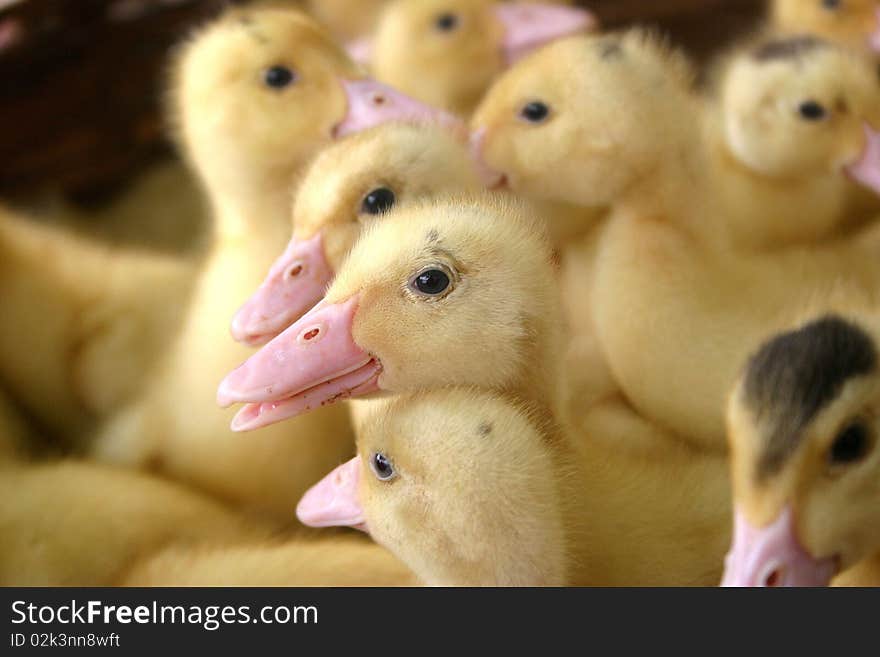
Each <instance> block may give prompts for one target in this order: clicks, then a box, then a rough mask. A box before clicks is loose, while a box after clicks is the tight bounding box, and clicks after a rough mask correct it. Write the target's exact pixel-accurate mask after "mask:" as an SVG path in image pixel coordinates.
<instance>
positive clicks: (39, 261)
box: [0, 207, 196, 448]
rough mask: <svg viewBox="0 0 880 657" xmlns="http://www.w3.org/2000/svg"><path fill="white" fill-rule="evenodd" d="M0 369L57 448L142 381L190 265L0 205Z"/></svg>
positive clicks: (181, 297)
mask: <svg viewBox="0 0 880 657" xmlns="http://www.w3.org/2000/svg"><path fill="white" fill-rule="evenodd" d="M0 253H2V254H3V257H2V258H0V306H2V307H3V308H4V309H5V311H6V313H7V315H8V318H7V321H4V322H3V325H2V328H0V377H2V380H3V382H4V384H5V385H6V387H7V389H8V391H9V393H10V395H12V397H13V398H14V399H15V400H16V401H17V402H18V403H19V404H21V406H22V408H24V409H26V410H27V412H28V414H29V415H30V416H31V417H32V418H33V419H34V420H35V421H36V423H37V424H38V425H39V426H40V427H41V430H42V431H44V432H45V433H46V434H48V435H49V436H50V437H51V438H52V442H55V443H56V444H58V446H66V447H67V448H71V447H76V446H77V445H79V446H81V441H82V439H83V436H84V435H85V434H87V433H88V432H89V431H90V430H93V429H94V426H95V424H96V422H97V421H98V420H99V418H101V417H106V416H107V415H108V414H110V413H111V412H112V411H114V410H118V409H119V408H120V407H121V406H122V405H123V404H124V402H126V401H128V400H130V399H132V397H133V396H134V395H136V394H137V393H139V392H140V391H141V389H142V387H143V386H144V385H145V383H146V380H147V376H148V374H149V372H150V371H151V370H152V368H153V363H154V362H155V361H156V360H157V359H158V358H159V356H160V354H161V353H162V351H163V349H164V348H165V345H166V344H167V342H168V340H169V336H172V335H174V333H175V331H176V330H177V328H178V327H179V325H180V323H181V318H180V316H179V306H180V305H182V304H184V303H185V302H186V300H187V298H188V295H189V292H190V289H191V284H192V280H193V278H194V275H195V272H196V264H195V262H194V261H193V260H192V259H186V258H180V257H176V256H171V255H164V254H159V253H155V252H150V251H146V250H143V249H139V250H135V249H118V248H114V247H112V246H111V245H109V244H106V243H102V242H97V241H94V240H90V239H86V238H83V237H80V236H78V235H76V234H73V233H71V232H69V231H67V230H64V229H60V228H58V227H55V226H50V225H45V224H41V223H38V222H35V221H33V220H32V219H31V218H29V217H25V216H21V215H20V214H18V213H14V212H12V211H10V210H7V209H5V208H2V207H0Z"/></svg>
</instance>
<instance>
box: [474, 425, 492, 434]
mask: <svg viewBox="0 0 880 657" xmlns="http://www.w3.org/2000/svg"><path fill="white" fill-rule="evenodd" d="M477 433H478V434H480V435H481V436H488V435H489V434H490V433H492V423H491V422H483V423H482V424H481V425H480V426H478V427H477Z"/></svg>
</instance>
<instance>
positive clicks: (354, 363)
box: [217, 296, 382, 431]
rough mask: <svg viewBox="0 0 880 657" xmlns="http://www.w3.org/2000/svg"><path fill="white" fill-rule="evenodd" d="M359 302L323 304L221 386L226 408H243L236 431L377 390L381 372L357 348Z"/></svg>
mask: <svg viewBox="0 0 880 657" xmlns="http://www.w3.org/2000/svg"><path fill="white" fill-rule="evenodd" d="M357 306H358V297H357V296H354V297H352V298H351V299H349V300H347V301H345V302H342V303H336V304H328V303H325V302H323V301H322V302H321V303H319V304H318V305H317V306H315V307H314V308H312V309H311V310H310V311H309V312H307V313H306V314H305V315H303V316H302V317H300V319H299V320H297V321H296V322H295V323H293V324H291V325H290V326H289V327H287V328H286V329H285V330H284V331H283V332H281V333H280V334H279V335H278V336H276V337H275V338H273V339H272V340H271V341H270V342H269V343H268V344H266V345H265V346H264V347H263V348H262V349H260V350H259V351H258V352H257V353H256V354H254V355H253V356H251V357H250V358H249V359H248V360H246V361H245V362H244V363H243V364H242V365H241V366H239V367H238V369H236V370H234V371H232V372H231V373H230V374H229V375H228V376H227V377H226V378H225V379H223V381H222V382H221V383H220V387H219V388H218V390H217V403H218V404H219V405H220V406H222V407H224V408H225V407H227V406H231V405H232V404H235V403H240V402H244V403H245V406H244V408H242V409H241V411H239V412H238V414H237V415H236V416H235V417H234V418H233V420H232V425H231V428H232V430H233V431H251V430H253V429H259V428H260V427H265V426H267V425H269V424H274V423H275V422H280V421H281V420H286V419H287V418H291V417H294V416H296V415H300V414H302V413H305V412H307V411H310V410H312V409H315V408H319V407H321V406H325V405H327V404H331V403H333V402H335V401H339V400H341V399H346V398H348V397H354V396H359V395H366V394H369V393H372V392H376V391H378V390H379V383H378V378H379V374H381V372H382V366H381V365H380V364H379V362H378V361H377V360H376V359H375V358H373V356H371V355H370V354H368V353H367V352H366V351H364V350H363V349H361V348H360V347H359V346H358V345H357V344H355V342H354V338H353V337H352V326H353V324H354V316H355V313H356V312H357Z"/></svg>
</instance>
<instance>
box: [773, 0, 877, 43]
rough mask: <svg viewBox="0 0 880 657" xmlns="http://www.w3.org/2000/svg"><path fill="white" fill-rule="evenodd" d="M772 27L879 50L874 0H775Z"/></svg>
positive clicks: (875, 3)
mask: <svg viewBox="0 0 880 657" xmlns="http://www.w3.org/2000/svg"><path fill="white" fill-rule="evenodd" d="M771 21H772V23H773V25H774V27H775V29H777V30H780V31H783V32H789V33H800V34H803V33H807V34H818V35H821V36H823V37H825V38H828V39H832V40H833V41H838V42H840V43H844V44H846V45H848V46H850V47H852V48H856V49H859V50H866V51H868V52H871V53H873V54H874V55H875V56H876V55H878V54H880V7H878V6H877V2H876V0H775V2H774V3H773V7H772V12H771Z"/></svg>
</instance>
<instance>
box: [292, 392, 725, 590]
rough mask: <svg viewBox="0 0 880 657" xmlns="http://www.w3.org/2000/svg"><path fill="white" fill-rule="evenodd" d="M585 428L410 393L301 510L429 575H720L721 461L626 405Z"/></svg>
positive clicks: (480, 581) (484, 578) (365, 433)
mask: <svg viewBox="0 0 880 657" xmlns="http://www.w3.org/2000/svg"><path fill="white" fill-rule="evenodd" d="M589 429H590V431H592V432H597V433H595V434H593V435H590V436H588V437H582V438H580V439H577V441H576V445H575V446H574V448H572V446H571V445H570V444H569V440H570V438H571V437H569V436H566V435H564V434H563V433H561V430H560V429H559V427H557V426H556V425H554V424H553V423H548V422H546V421H542V420H539V419H538V418H537V416H536V415H535V414H534V413H529V412H528V411H527V410H525V409H524V408H523V407H522V406H521V405H518V404H517V403H516V402H513V401H511V400H510V399H507V398H504V397H501V396H498V395H497V394H492V393H487V392H480V391H476V390H472V389H461V388H453V389H437V390H432V391H430V392H422V393H412V394H405V395H400V396H398V397H396V398H394V400H392V401H390V402H389V403H387V404H386V405H384V406H383V407H382V409H381V411H379V412H377V413H374V414H373V415H371V416H369V418H368V419H366V420H365V421H364V422H363V423H362V424H361V426H360V427H359V431H358V456H356V457H355V458H354V459H353V460H351V461H349V462H348V463H346V464H344V465H342V466H340V467H339V468H337V469H336V470H335V471H334V472H332V473H331V474H330V475H328V476H327V477H325V478H324V480H322V481H321V482H320V483H319V484H317V485H316V486H315V487H314V488H312V489H311V490H310V491H309V492H308V493H307V494H306V495H305V497H304V498H303V499H302V500H301V501H300V503H299V506H298V508H297V514H298V516H299V518H300V520H301V521H302V522H304V523H305V524H307V525H312V526H316V527H326V526H330V525H350V526H354V527H357V528H359V529H363V530H364V531H367V532H368V533H369V534H370V535H371V536H373V538H375V539H376V540H377V541H378V542H379V543H381V544H383V545H385V546H386V547H388V548H389V549H390V550H391V551H392V552H393V553H394V554H395V555H397V556H398V557H399V558H400V559H401V560H402V561H404V563H406V564H407V565H409V566H410V567H411V568H412V569H413V571H414V572H415V573H416V574H417V575H418V576H419V578H420V579H421V580H422V581H424V582H426V583H428V584H433V585H459V586H475V585H489V586H499V585H500V586H516V585H531V586H546V585H554V584H563V583H567V584H575V585H624V586H625V585H641V586H646V585H655V584H656V585H697V584H699V585H711V584H714V583H716V582H717V581H718V577H719V575H720V572H721V555H722V554H723V551H724V547H725V545H726V542H727V541H728V540H729V531H728V527H729V524H730V513H729V511H728V509H727V506H728V502H729V493H728V489H729V487H728V485H727V477H726V472H725V470H726V462H725V459H724V458H723V457H719V458H708V459H703V458H698V457H697V456H696V455H694V454H691V453H685V452H684V451H679V447H676V446H673V447H672V448H671V449H670V448H669V447H668V446H667V445H665V444H664V443H665V442H666V439H665V438H663V437H662V436H660V435H659V434H658V432H657V431H656V430H655V429H653V428H650V427H648V426H647V425H646V424H644V423H643V422H641V421H640V420H639V419H638V418H635V417H634V416H632V415H631V414H628V413H627V412H626V411H625V409H621V408H619V407H618V408H611V407H605V408H603V409H602V411H601V413H597V414H595V415H594V416H593V418H592V419H591V422H590V426H589ZM463 464H467V465H466V467H463Z"/></svg>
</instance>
